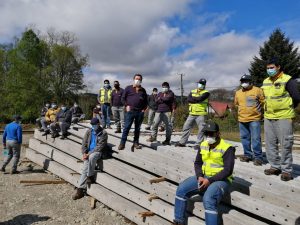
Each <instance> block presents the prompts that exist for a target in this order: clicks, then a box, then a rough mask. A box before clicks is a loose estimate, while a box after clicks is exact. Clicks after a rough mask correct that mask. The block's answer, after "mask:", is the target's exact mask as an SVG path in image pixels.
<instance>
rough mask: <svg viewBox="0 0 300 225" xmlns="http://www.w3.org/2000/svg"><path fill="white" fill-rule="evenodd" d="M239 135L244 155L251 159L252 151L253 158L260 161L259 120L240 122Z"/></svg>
mask: <svg viewBox="0 0 300 225" xmlns="http://www.w3.org/2000/svg"><path fill="white" fill-rule="evenodd" d="M240 136H241V141H242V145H243V148H244V155H245V156H247V157H249V158H250V159H252V158H253V153H254V158H255V159H258V160H261V161H262V160H263V156H262V149H261V137H260V122H259V121H253V122H246V123H241V122H240ZM251 147H252V150H253V152H252V150H251Z"/></svg>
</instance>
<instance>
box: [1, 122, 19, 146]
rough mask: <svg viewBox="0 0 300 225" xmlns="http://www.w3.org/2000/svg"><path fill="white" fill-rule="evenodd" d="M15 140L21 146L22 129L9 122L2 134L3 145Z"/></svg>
mask: <svg viewBox="0 0 300 225" xmlns="http://www.w3.org/2000/svg"><path fill="white" fill-rule="evenodd" d="M12 140H15V141H17V142H18V143H19V144H22V127H21V125H20V124H19V123H17V122H11V123H9V124H7V125H6V127H5V130H4V134H3V144H6V141H12Z"/></svg>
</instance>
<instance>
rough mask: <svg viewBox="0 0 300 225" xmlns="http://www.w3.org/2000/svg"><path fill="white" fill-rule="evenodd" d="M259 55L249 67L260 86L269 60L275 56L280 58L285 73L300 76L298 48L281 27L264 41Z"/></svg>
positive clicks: (254, 80)
mask: <svg viewBox="0 0 300 225" xmlns="http://www.w3.org/2000/svg"><path fill="white" fill-rule="evenodd" d="M259 55H260V57H257V56H255V57H254V58H253V61H252V62H251V68H250V69H249V73H250V75H251V76H252V77H253V82H254V84H256V85H259V86H260V85H261V84H262V82H263V80H264V79H265V78H266V77H267V72H266V65H267V62H268V60H270V59H272V58H274V57H276V58H277V59H278V60H279V63H280V65H281V69H282V70H283V71H284V73H286V74H288V75H290V76H292V77H293V78H298V77H299V75H300V55H299V54H298V48H295V47H294V42H291V41H290V40H289V38H288V37H286V36H285V34H284V33H283V32H282V31H281V30H280V29H276V30H275V31H273V33H272V34H271V35H270V37H269V40H268V41H266V42H265V43H264V45H263V47H260V49H259Z"/></svg>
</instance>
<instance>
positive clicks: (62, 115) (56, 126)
mask: <svg viewBox="0 0 300 225" xmlns="http://www.w3.org/2000/svg"><path fill="white" fill-rule="evenodd" d="M71 120H72V113H71V111H70V110H69V109H68V108H67V107H66V106H65V105H64V104H63V105H62V106H61V109H60V111H59V112H58V113H57V114H56V118H55V121H54V122H53V123H51V125H50V130H51V133H52V138H56V137H58V136H59V132H60V131H61V132H62V135H61V137H60V139H65V138H66V137H67V133H68V129H69V128H70V126H71Z"/></svg>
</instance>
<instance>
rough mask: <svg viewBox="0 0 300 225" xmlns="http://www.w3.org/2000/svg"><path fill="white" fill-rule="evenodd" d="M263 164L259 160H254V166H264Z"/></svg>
mask: <svg viewBox="0 0 300 225" xmlns="http://www.w3.org/2000/svg"><path fill="white" fill-rule="evenodd" d="M262 164H263V162H262V161H261V160H259V159H254V161H253V165H254V166H262Z"/></svg>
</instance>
